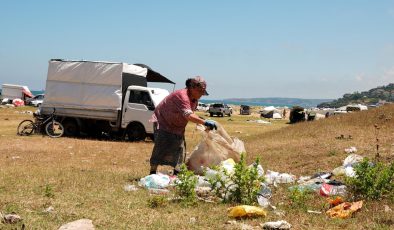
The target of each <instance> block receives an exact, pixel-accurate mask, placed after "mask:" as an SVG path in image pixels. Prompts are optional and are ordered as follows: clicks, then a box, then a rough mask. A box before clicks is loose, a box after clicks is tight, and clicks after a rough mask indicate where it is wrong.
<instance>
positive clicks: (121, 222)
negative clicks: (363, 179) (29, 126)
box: [0, 105, 394, 230]
mask: <svg viewBox="0 0 394 230" xmlns="http://www.w3.org/2000/svg"><path fill="white" fill-rule="evenodd" d="M25 110H31V111H32V110H34V108H31V107H25V108H17V109H9V108H7V109H6V108H0V212H2V213H3V214H7V213H11V212H15V213H17V214H19V215H20V216H21V217H22V218H23V221H22V222H21V223H18V224H14V225H10V224H3V223H0V229H21V227H22V224H24V225H25V226H26V229H57V228H59V227H60V226H61V225H63V224H65V223H67V222H71V221H74V220H78V219H82V218H87V219H91V220H93V224H94V225H95V227H96V229H226V228H228V227H229V226H228V225H226V222H227V221H228V220H231V219H230V218H229V217H227V208H228V207H230V206H231V205H229V204H217V203H204V202H200V203H198V204H197V205H196V206H193V207H184V206H182V205H180V204H179V203H175V202H169V203H168V204H167V205H166V206H164V207H158V208H150V207H149V206H148V200H149V197H150V195H149V193H148V191H147V190H145V189H142V188H141V189H139V190H137V191H131V192H127V191H125V190H124V185H126V184H136V180H138V179H140V178H141V177H144V176H146V175H147V173H148V172H149V158H150V154H151V151H152V148H153V143H152V142H151V141H146V142H142V143H130V142H120V141H109V140H93V139H78V138H65V137H64V138H59V139H52V138H49V137H47V136H42V135H33V136H29V137H20V136H17V135H16V127H17V125H18V124H19V122H20V121H22V120H23V119H27V118H31V117H32V115H29V114H25V113H21V112H22V111H25ZM200 115H201V116H206V115H205V114H202V113H201V114H200ZM214 119H215V120H216V121H219V122H220V123H221V124H222V125H223V126H224V128H225V129H226V130H227V131H228V133H229V134H230V135H231V136H236V137H238V138H239V139H241V140H243V141H244V143H245V147H246V150H247V162H248V163H251V162H252V161H253V160H254V159H255V158H256V157H260V158H261V164H262V166H263V168H264V169H265V170H267V169H269V170H273V171H278V172H287V173H292V174H294V175H296V176H306V175H312V174H314V173H317V172H322V171H331V170H332V169H334V168H336V167H338V166H340V165H342V162H343V160H344V159H345V158H346V156H347V154H346V153H345V152H344V149H345V148H348V147H350V146H355V147H356V148H357V149H358V152H357V153H358V154H360V155H362V156H367V157H369V158H373V157H374V156H375V153H376V129H375V127H374V125H375V124H378V126H379V133H378V137H379V145H380V148H379V150H380V153H381V159H382V160H383V161H393V160H394V105H388V106H384V107H380V108H376V109H373V110H368V111H362V112H356V113H352V114H345V115H338V116H331V117H329V118H328V119H323V120H318V121H313V122H304V123H299V124H294V125H288V124H287V121H286V120H278V121H272V124H270V125H265V124H258V123H255V122H247V120H249V119H250V120H256V119H259V118H258V117H256V116H255V115H250V116H240V115H234V116H232V117H230V118H229V117H218V118H216V117H214ZM340 135H344V136H345V137H348V136H349V135H351V136H352V138H351V139H337V138H336V137H338V136H340ZM186 140H187V144H188V146H187V147H188V152H191V151H192V150H193V148H194V146H196V145H197V144H198V143H199V140H200V134H199V133H198V131H196V130H195V126H194V125H192V124H189V125H188V128H187V135H186ZM159 170H163V171H166V170H167V169H166V168H164V167H163V168H160V169H159ZM337 179H343V178H337ZM288 186H290V185H281V186H279V187H277V188H275V187H272V189H273V197H272V199H271V202H272V203H273V205H275V206H276V207H277V208H278V209H280V210H282V211H284V213H285V215H284V216H277V215H276V214H274V212H272V211H268V216H267V217H265V218H256V219H243V220H239V222H242V223H246V224H249V225H252V226H253V225H258V224H259V223H264V222H266V221H277V220H286V221H287V222H289V223H290V224H292V226H293V227H292V229H324V230H327V229H394V212H393V211H385V208H384V207H385V205H386V206H388V207H390V208H391V210H394V201H393V200H387V199H385V200H380V201H366V202H365V203H364V206H363V208H362V209H361V210H360V211H359V212H357V213H356V214H355V216H354V217H352V218H349V219H345V220H342V219H330V218H329V217H327V216H326V215H325V214H324V212H325V210H327V203H326V199H325V198H323V197H321V196H319V195H317V194H316V195H314V196H312V197H311V198H310V199H309V200H308V201H306V206H307V207H308V209H310V210H315V211H322V214H313V213H307V212H306V211H305V210H303V209H298V208H294V207H292V206H290V205H289V193H288V189H287V188H288ZM48 207H53V208H54V210H53V211H52V212H46V211H45V210H46V209H47V208H48Z"/></svg>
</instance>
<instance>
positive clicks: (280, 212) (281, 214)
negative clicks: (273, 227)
mask: <svg viewBox="0 0 394 230" xmlns="http://www.w3.org/2000/svg"><path fill="white" fill-rule="evenodd" d="M274 214H275V215H277V216H279V217H284V216H285V215H286V212H285V211H283V210H274Z"/></svg>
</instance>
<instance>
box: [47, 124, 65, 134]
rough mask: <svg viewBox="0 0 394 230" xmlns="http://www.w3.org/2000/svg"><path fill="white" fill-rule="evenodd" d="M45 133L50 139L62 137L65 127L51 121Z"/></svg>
mask: <svg viewBox="0 0 394 230" xmlns="http://www.w3.org/2000/svg"><path fill="white" fill-rule="evenodd" d="M45 132H46V133H47V134H48V136H50V137H61V136H63V133H64V127H63V125H62V124H61V123H60V122H57V121H50V122H49V123H48V124H47V125H46V126H45Z"/></svg>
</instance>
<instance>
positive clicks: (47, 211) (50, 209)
mask: <svg viewBox="0 0 394 230" xmlns="http://www.w3.org/2000/svg"><path fill="white" fill-rule="evenodd" d="M54 211H55V208H54V207H52V206H49V207H48V208H46V209H45V210H44V212H46V213H52V212H54Z"/></svg>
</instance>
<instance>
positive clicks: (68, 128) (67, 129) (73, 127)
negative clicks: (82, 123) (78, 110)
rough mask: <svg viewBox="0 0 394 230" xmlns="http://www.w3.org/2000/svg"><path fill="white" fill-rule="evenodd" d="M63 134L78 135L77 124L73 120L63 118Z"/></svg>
mask: <svg viewBox="0 0 394 230" xmlns="http://www.w3.org/2000/svg"><path fill="white" fill-rule="evenodd" d="M63 127H64V134H65V135H66V136H78V135H79V126H78V124H77V122H76V121H74V120H65V121H64V122H63Z"/></svg>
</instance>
